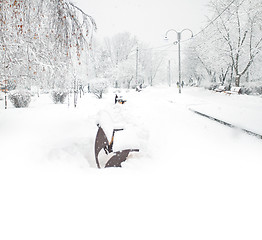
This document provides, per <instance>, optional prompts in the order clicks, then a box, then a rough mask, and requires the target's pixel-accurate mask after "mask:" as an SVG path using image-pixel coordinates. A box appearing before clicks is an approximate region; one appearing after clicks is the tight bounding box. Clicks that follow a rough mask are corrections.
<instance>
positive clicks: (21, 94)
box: [8, 90, 31, 108]
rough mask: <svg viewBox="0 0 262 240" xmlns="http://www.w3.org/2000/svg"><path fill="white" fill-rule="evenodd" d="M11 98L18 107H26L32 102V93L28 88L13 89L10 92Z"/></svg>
mask: <svg viewBox="0 0 262 240" xmlns="http://www.w3.org/2000/svg"><path fill="white" fill-rule="evenodd" d="M8 97H9V99H10V101H11V103H12V104H13V105H14V107H16V108H25V107H28V106H29V103H30V102H31V94H30V92H29V91H26V90H13V91H11V92H10V93H9V96H8Z"/></svg>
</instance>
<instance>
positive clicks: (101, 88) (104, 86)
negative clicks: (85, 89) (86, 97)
mask: <svg viewBox="0 0 262 240" xmlns="http://www.w3.org/2000/svg"><path fill="white" fill-rule="evenodd" d="M108 85H109V82H108V80H107V79H106V78H95V79H93V80H92V82H91V83H90V92H91V93H93V94H94V95H95V96H96V97H97V98H99V99H101V98H102V97H103V93H106V92H107V90H108Z"/></svg>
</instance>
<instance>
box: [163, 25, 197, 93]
mask: <svg viewBox="0 0 262 240" xmlns="http://www.w3.org/2000/svg"><path fill="white" fill-rule="evenodd" d="M171 31H173V32H176V34H177V43H178V71H179V93H181V54H180V41H181V35H182V33H183V32H184V31H190V32H191V34H192V35H191V37H193V32H192V31H191V30H190V29H188V28H185V29H183V30H182V31H181V32H178V31H176V30H175V29H169V30H168V31H167V32H166V35H165V39H166V40H168V38H167V35H168V33H169V32H171Z"/></svg>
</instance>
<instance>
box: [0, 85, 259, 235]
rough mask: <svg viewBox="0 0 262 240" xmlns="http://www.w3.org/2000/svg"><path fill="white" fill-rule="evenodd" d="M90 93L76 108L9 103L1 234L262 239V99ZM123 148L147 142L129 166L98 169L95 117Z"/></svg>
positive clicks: (0, 188) (171, 92) (3, 132)
mask: <svg viewBox="0 0 262 240" xmlns="http://www.w3.org/2000/svg"><path fill="white" fill-rule="evenodd" d="M120 95H123V96H124V97H125V98H126V99H127V103H126V104H124V105H120V104H117V105H115V104H114V90H111V91H110V92H109V93H108V94H106V95H105V97H104V98H103V99H101V100H98V99H96V98H95V97H94V96H93V95H90V94H86V95H84V97H82V98H81V99H79V102H78V105H77V108H73V105H72V104H70V106H69V107H68V105H67V104H63V105H55V104H53V103H52V101H51V99H50V97H49V96H48V95H41V96H40V98H34V99H33V101H32V103H31V104H30V107H29V108H26V109H15V108H13V107H12V106H11V105H10V104H9V108H8V109H7V110H5V109H4V105H3V104H4V101H3V100H2V101H0V146H1V147H0V151H1V154H0V239H1V240H2V239H3V240H9V239H12V240H13V239H27V240H31V239H34V240H35V239H37V240H40V239H43V240H46V239H48V240H53V239H54V240H58V239H63V240H65V239H70V240H71V239H74V240H75V239H77V240H81V239H85V240H86V239H92V240H96V239H99V240H104V239H114V240H118V239H119V240H120V239H121V240H122V239H125V240H129V239H130V240H131V239H132V240H134V239H137V240H138V239H139V240H140V239H141V240H142V239H143V240H144V239H166V240H168V239H170V240H171V239H172V240H173V239H179V240H180V239H181V240H182V239H190V240H191V239H201V240H203V239H208V240H210V239H212V240H213V239H219V240H220V239H223V240H225V239H230V240H232V239H237V240H239V239H252V240H255V239H259V240H261V238H262V231H261V226H262V204H261V202H262V190H261V189H262V174H261V172H262V157H261V156H262V140H261V139H258V138H256V137H253V136H250V135H247V134H245V133H243V132H241V131H239V130H237V129H232V128H229V127H226V126H224V125H220V124H219V123H217V122H213V121H211V120H209V119H207V118H203V117H201V116H199V115H196V114H194V113H193V112H192V111H190V110H189V109H190V108H191V109H195V110H198V111H201V112H204V113H206V114H211V115H213V116H214V117H217V118H220V119H222V120H225V121H229V122H231V123H233V124H235V125H237V126H239V127H244V128H246V129H249V130H252V131H254V132H256V133H260V134H262V126H261V125H262V124H261V122H262V111H261V109H262V98H260V97H250V96H240V95H231V96H227V95H225V94H223V93H215V92H210V91H205V90H202V89H194V88H189V89H182V94H178V91H177V89H176V88H167V87H158V88H147V89H144V90H143V91H142V92H139V93H138V92H135V91H133V90H130V91H122V92H121V93H120ZM97 123H100V124H101V125H102V126H104V128H105V131H106V133H107V134H108V135H110V129H111V128H113V127H115V128H118V127H123V128H124V129H125V130H124V131H122V132H117V133H116V136H115V145H114V147H115V148H114V150H120V149H125V148H129V147H132V148H139V149H140V152H139V153H133V154H131V155H130V157H129V158H128V160H127V161H126V162H125V163H123V167H122V168H119V169H116V168H114V169H112V168H111V169H96V167H95V159H94V141H95V135H96V132H97V126H96V124H97Z"/></svg>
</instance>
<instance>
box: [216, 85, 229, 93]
mask: <svg viewBox="0 0 262 240" xmlns="http://www.w3.org/2000/svg"><path fill="white" fill-rule="evenodd" d="M214 91H216V92H224V91H226V87H225V86H219V87H217V88H215V89H214Z"/></svg>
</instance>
